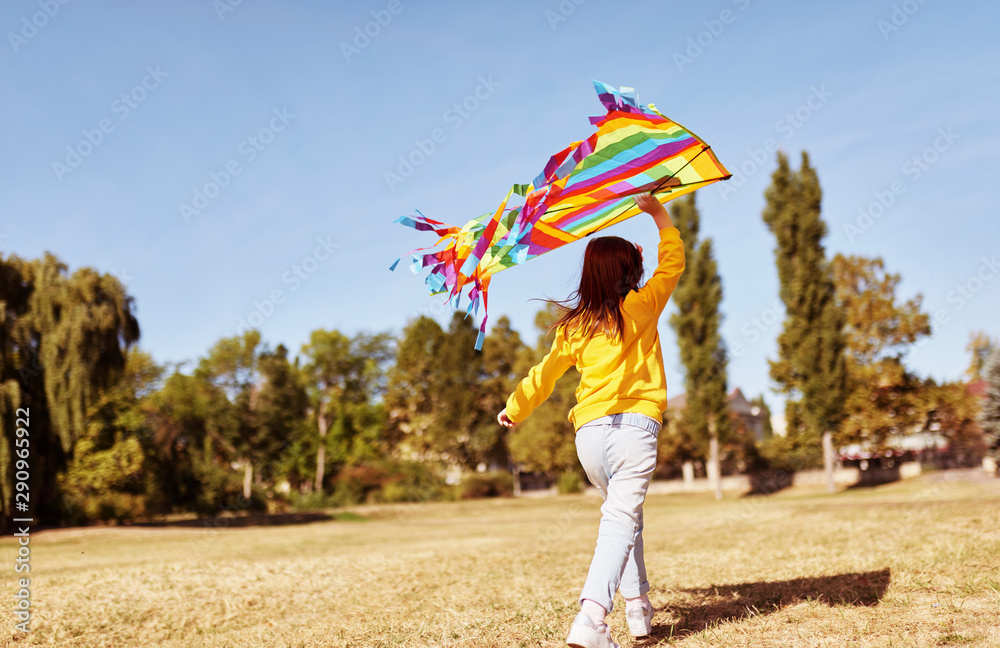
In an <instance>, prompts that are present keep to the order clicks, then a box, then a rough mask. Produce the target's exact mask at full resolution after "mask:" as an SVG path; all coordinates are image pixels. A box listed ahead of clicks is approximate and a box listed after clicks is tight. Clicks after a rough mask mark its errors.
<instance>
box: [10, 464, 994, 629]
mask: <svg viewBox="0 0 1000 648" xmlns="http://www.w3.org/2000/svg"><path fill="white" fill-rule="evenodd" d="M598 505H599V500H598V499H597V498H595V497H592V496H577V497H559V498H552V499H545V500H501V501H496V500H494V501H479V502H468V503H451V504H443V503H442V504H424V505H413V506H408V507H388V506H387V507H361V508H357V509H354V510H353V513H355V514H357V515H360V516H363V518H364V520H360V521H359V520H354V521H352V520H350V519H346V518H350V517H351V516H349V515H341V516H340V519H337V520H334V521H327V522H318V523H310V524H295V525H286V526H267V527H246V528H232V527H230V528H226V529H221V530H211V529H207V528H197V527H157V528H86V529H68V530H59V531H48V532H42V533H38V534H36V535H35V536H34V537H33V538H32V549H33V553H32V573H31V584H32V594H33V606H34V618H33V625H32V628H33V632H32V634H31V635H30V636H25V635H22V634H20V633H19V634H18V635H15V638H14V641H12V642H11V644H12V645H18V646H25V645H40V646H59V647H60V648H70V647H82V646H109V647H111V646H114V647H118V646H142V647H146V646H160V647H175V646H178V647H179V646H206V647H211V648H221V647H224V646H240V647H243V646H250V647H257V646H260V647H264V646H266V647H269V648H270V647H288V648H292V647H302V648H313V647H319V646H359V647H360V646H372V647H388V646H392V647H401V646H456V647H457V646H462V647H487V646H490V647H492V646H559V645H564V644H563V640H564V637H565V632H566V630H567V627H568V624H569V622H570V620H571V618H572V616H573V614H574V612H575V609H576V597H577V594H578V591H579V587H580V586H581V585H582V582H583V578H584V576H585V574H586V569H587V566H588V564H589V562H590V558H591V553H592V551H593V545H594V539H595V537H596V523H597V520H598V518H599V515H600V514H599V511H598ZM355 517H356V516H355ZM645 538H646V556H647V565H648V568H649V572H650V576H651V582H652V584H653V590H652V592H651V593H650V596H651V598H652V600H653V603H654V605H655V606H657V608H659V612H658V613H657V615H656V617H655V619H654V629H653V630H654V635H653V637H652V638H650V639H647V640H645V641H642V642H633V641H632V639H631V637H628V636H627V634H628V633H627V630H626V629H625V626H624V619H623V613H622V611H621V609H620V606H619V607H618V608H617V609H616V610H615V612H614V614H613V616H612V627H613V630H614V634H615V636H616V638H617V639H618V640H619V641H620V642H622V644H623V645H624V646H633V645H636V646H654V645H658V646H666V645H671V646H674V645H676V646H810V647H811V646H1000V629H998V619H1000V574H998V566H1000V480H993V481H982V480H980V481H978V482H973V481H964V480H949V479H944V478H942V477H941V476H938V477H937V479H927V478H923V479H919V480H911V481H909V482H904V483H898V484H892V485H888V486H883V487H880V488H877V489H868V490H852V491H845V492H842V493H838V494H836V495H833V496H829V495H826V494H825V493H822V492H820V491H817V490H808V489H792V490H790V491H786V492H783V493H780V494H778V495H774V496H771V497H769V498H738V497H736V496H735V494H733V495H731V496H729V497H727V498H726V499H724V500H723V501H721V502H716V501H714V500H712V499H709V498H708V497H706V496H703V495H686V496H679V495H675V496H651V497H650V498H649V499H648V500H647V505H646V535H645ZM0 547H2V549H0V551H2V552H3V556H4V558H3V563H4V564H6V565H13V555H12V554H13V551H14V545H13V543H12V541H11V539H10V538H4V539H3V542H2V544H0ZM13 576H14V574H13V569H12V568H9V569H7V570H6V573H4V575H3V585H4V588H5V591H7V592H11V591H12V588H13ZM9 600H10V599H9V598H8V601H9ZM619 603H620V601H619ZM8 609H9V606H8ZM8 614H9V613H8ZM8 627H9V626H8Z"/></svg>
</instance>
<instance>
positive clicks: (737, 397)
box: [667, 387, 753, 416]
mask: <svg viewBox="0 0 1000 648" xmlns="http://www.w3.org/2000/svg"><path fill="white" fill-rule="evenodd" d="M727 399H728V400H729V409H730V410H731V411H733V412H736V413H737V414H747V415H750V416H753V405H751V404H750V401H748V400H747V399H746V396H744V395H743V392H742V391H740V388H739V387H735V388H733V391H731V392H730V393H729V395H728V396H727ZM667 409H672V410H685V409H687V394H678V395H677V396H674V397H673V398H671V399H670V400H668V401H667Z"/></svg>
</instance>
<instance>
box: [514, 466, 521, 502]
mask: <svg viewBox="0 0 1000 648" xmlns="http://www.w3.org/2000/svg"><path fill="white" fill-rule="evenodd" d="M520 496H521V466H520V464H514V497H520Z"/></svg>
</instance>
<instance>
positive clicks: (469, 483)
mask: <svg viewBox="0 0 1000 648" xmlns="http://www.w3.org/2000/svg"><path fill="white" fill-rule="evenodd" d="M513 494H514V477H513V475H511V474H510V473H508V472H505V471H503V470H495V471H493V472H487V473H474V474H472V475H469V476H468V477H466V478H465V479H463V480H462V481H461V483H460V484H459V485H458V497H459V498H460V499H480V498H483V497H511V496H512V495H513Z"/></svg>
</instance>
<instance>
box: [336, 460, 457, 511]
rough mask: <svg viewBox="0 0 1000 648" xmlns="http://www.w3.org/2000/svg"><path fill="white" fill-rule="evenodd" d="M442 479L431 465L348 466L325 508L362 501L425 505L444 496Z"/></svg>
mask: <svg viewBox="0 0 1000 648" xmlns="http://www.w3.org/2000/svg"><path fill="white" fill-rule="evenodd" d="M446 491H447V488H446V485H445V481H444V478H443V477H442V476H441V475H440V474H439V473H438V471H437V470H436V468H435V467H434V466H432V465H428V464H423V463H419V462H415V461H403V462H393V461H380V462H374V463H369V464H361V465H358V466H351V467H349V468H344V469H343V470H342V471H340V474H339V475H337V477H336V479H335V480H334V490H333V496H332V497H331V499H330V501H329V503H328V505H333V506H349V505H352V504H362V503H365V502H369V503H371V502H385V503H398V502H426V501H430V500H439V499H442V498H443V497H445V495H446Z"/></svg>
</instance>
